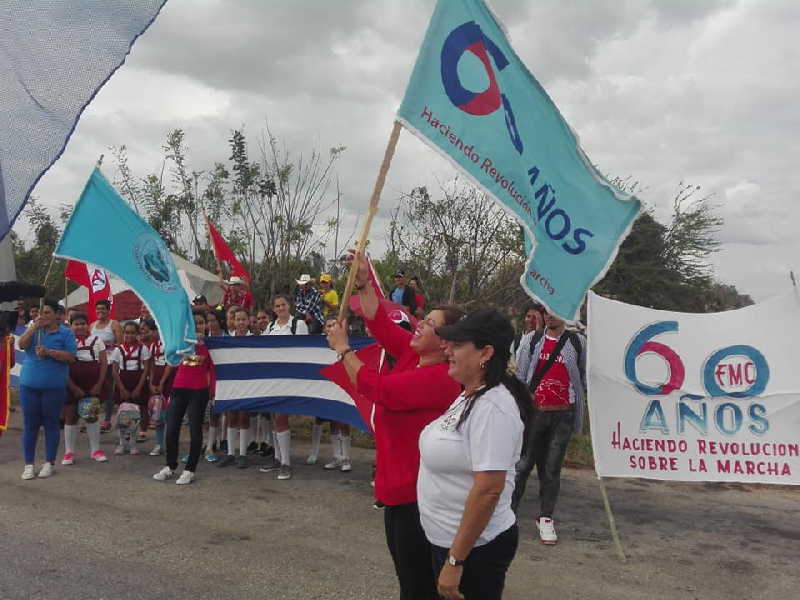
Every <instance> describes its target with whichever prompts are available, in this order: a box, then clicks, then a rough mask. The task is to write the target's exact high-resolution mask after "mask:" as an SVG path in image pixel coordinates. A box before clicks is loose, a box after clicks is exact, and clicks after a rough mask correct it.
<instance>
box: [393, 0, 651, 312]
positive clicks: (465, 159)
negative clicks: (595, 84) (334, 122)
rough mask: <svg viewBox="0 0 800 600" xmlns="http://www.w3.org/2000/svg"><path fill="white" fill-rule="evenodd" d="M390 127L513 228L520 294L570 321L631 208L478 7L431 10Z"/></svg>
mask: <svg viewBox="0 0 800 600" xmlns="http://www.w3.org/2000/svg"><path fill="white" fill-rule="evenodd" d="M528 33H529V34H530V35H535V32H528ZM398 120H400V122H401V123H402V124H403V125H404V126H405V127H406V128H408V129H409V130H411V131H412V132H414V133H415V134H416V135H418V136H419V137H420V138H422V139H423V140H424V141H425V142H427V143H428V144H430V145H431V146H432V147H433V148H434V149H436V150H437V151H438V152H440V153H441V154H443V155H444V156H445V157H446V158H448V159H449V160H450V161H451V162H453V163H454V164H455V165H456V166H457V167H458V168H459V169H461V170H462V171H464V173H465V174H466V175H467V176H468V177H469V178H470V179H471V180H472V181H473V182H474V183H475V184H476V185H477V186H479V187H480V188H481V189H483V190H484V191H485V192H486V193H487V194H489V195H490V196H491V197H492V198H494V200H496V201H497V202H499V203H500V204H501V205H502V206H503V207H504V208H505V209H506V210H507V211H508V212H509V213H510V214H511V215H513V216H514V217H515V218H516V219H517V220H519V222H520V223H521V224H522V225H523V226H524V228H525V229H526V234H527V235H528V237H529V238H530V239H531V241H532V251H531V252H530V253H529V257H528V263H527V266H526V269H525V273H524V274H523V276H522V278H521V280H520V282H521V283H522V286H523V287H524V288H525V290H526V291H527V292H528V294H529V295H530V296H532V297H533V298H535V299H536V300H538V301H540V302H542V304H544V305H545V306H546V307H547V308H548V309H549V310H550V311H552V312H554V313H556V314H557V315H559V316H561V317H562V318H565V319H567V320H574V319H575V318H576V317H577V315H578V313H579V311H580V306H581V303H582V302H583V298H584V296H585V295H586V292H587V290H588V289H589V288H590V287H591V286H592V284H594V283H595V282H596V281H598V280H599V279H600V278H601V277H602V276H603V274H604V273H605V271H606V269H607V268H608V267H609V266H610V264H611V262H612V261H613V260H614V256H615V255H616V252H617V248H618V246H619V244H620V243H621V242H622V240H623V239H624V238H625V236H626V235H627V233H628V231H629V229H630V227H631V224H632V223H633V220H634V219H635V218H636V216H637V215H638V213H639V210H640V208H641V204H640V202H639V200H637V199H636V198H635V197H633V196H630V195H628V194H624V193H623V192H621V191H619V190H618V189H616V188H614V187H613V186H612V185H611V184H610V183H609V182H608V181H606V179H605V178H604V177H603V176H602V174H601V173H600V172H599V171H597V169H595V168H594V166H593V165H592V164H591V162H590V161H589V159H588V158H587V156H586V154H585V153H584V152H583V150H581V148H580V145H579V144H578V139H577V136H576V135H575V133H574V132H573V131H572V130H571V129H570V127H569V125H568V124H567V123H566V121H565V120H564V118H563V117H562V116H561V113H560V112H559V111H558V108H557V107H556V105H555V104H554V103H553V101H552V100H551V99H550V97H549V96H548V95H547V92H545V90H544V89H543V88H542V86H541V85H539V82H537V81H536V79H535V78H534V76H533V75H532V74H531V73H530V71H528V69H527V68H526V67H525V65H524V64H523V63H522V61H521V60H520V59H519V57H518V56H517V55H516V53H515V52H514V50H513V48H512V47H511V45H510V44H509V42H508V39H507V38H506V35H505V33H504V30H503V28H502V26H501V25H500V23H499V22H498V20H497V19H496V18H495V17H494V15H493V14H492V13H491V11H490V10H489V9H488V8H487V6H486V5H485V4H484V3H483V2H482V1H481V0H439V2H438V3H437V5H436V9H435V11H434V13H433V17H432V18H431V23H430V26H429V27H428V32H427V33H426V35H425V40H424V41H423V43H422V48H421V49H420V52H419V56H418V57H417V62H416V65H415V66H414V71H413V73H412V75H411V80H410V82H409V84H408V88H407V90H406V94H405V98H404V99H403V103H402V105H401V106H400V109H399V111H398Z"/></svg>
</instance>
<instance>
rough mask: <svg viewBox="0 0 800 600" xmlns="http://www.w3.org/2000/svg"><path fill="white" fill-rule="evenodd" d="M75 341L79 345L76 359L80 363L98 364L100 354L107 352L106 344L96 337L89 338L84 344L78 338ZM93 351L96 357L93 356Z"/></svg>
mask: <svg viewBox="0 0 800 600" xmlns="http://www.w3.org/2000/svg"><path fill="white" fill-rule="evenodd" d="M75 341H76V342H77V343H78V350H77V351H76V352H75V359H76V360H77V361H78V362H98V361H99V360H100V353H101V352H105V350H106V345H105V343H104V342H103V340H101V339H100V338H99V337H97V336H96V335H90V336H88V337H87V338H86V339H85V340H83V342H81V341H80V340H79V339H77V336H76V337H75ZM89 348H91V350H90V349H89ZM92 351H94V356H92Z"/></svg>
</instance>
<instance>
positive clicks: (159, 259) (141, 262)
mask: <svg viewBox="0 0 800 600" xmlns="http://www.w3.org/2000/svg"><path fill="white" fill-rule="evenodd" d="M133 256H134V258H135V259H136V264H137V265H138V266H139V269H140V270H141V271H142V275H144V277H145V279H147V281H149V282H150V283H152V284H153V285H155V286H156V287H158V288H159V289H160V290H162V291H165V292H174V291H175V290H177V289H178V288H180V282H179V281H178V274H177V273H176V272H175V265H174V264H173V263H172V258H171V257H170V255H169V250H168V249H167V246H166V244H164V240H162V239H161V238H160V237H158V236H157V235H155V234H153V233H149V232H148V233H143V234H141V235H140V236H139V237H138V238H136V241H135V242H134V244H133Z"/></svg>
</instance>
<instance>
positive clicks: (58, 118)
mask: <svg viewBox="0 0 800 600" xmlns="http://www.w3.org/2000/svg"><path fill="white" fill-rule="evenodd" d="M165 2H166V0H70V1H69V2H65V1H64V0H36V1H35V2H32V1H31V0H3V1H2V2H0V98H2V101H1V102H0V239H2V238H4V237H5V236H6V234H7V233H8V232H9V230H10V229H11V226H12V225H13V224H14V221H15V220H16V218H17V217H18V216H19V213H20V212H21V211H22V209H23V207H24V206H25V203H26V202H27V200H28V198H29V197H30V195H31V192H32V191H33V188H34V187H35V186H36V183H37V182H38V181H39V179H40V178H41V177H42V175H44V174H45V173H46V172H47V170H48V169H49V168H50V167H52V166H53V164H54V163H55V162H56V161H57V160H58V158H59V156H61V153H62V152H64V148H66V146H67V142H68V141H69V138H70V136H71V135H72V132H73V131H74V130H75V127H76V126H77V124H78V119H79V118H80V116H81V113H83V111H84V109H85V108H86V107H87V105H88V104H89V103H90V102H91V101H92V100H93V99H94V97H95V95H96V94H97V92H99V91H100V88H101V87H103V85H105V83H106V81H108V80H109V78H110V77H111V75H113V74H114V72H115V71H116V70H117V69H118V68H119V67H120V66H122V63H123V62H124V61H125V57H126V56H127V55H128V53H129V52H130V50H131V47H132V46H133V43H134V42H135V41H136V39H137V38H138V37H139V36H140V35H142V34H143V33H144V32H145V30H146V29H147V28H148V27H149V26H150V24H151V23H152V22H153V20H154V19H155V18H156V16H157V15H158V12H159V11H160V10H161V8H162V7H163V6H164V3H165Z"/></svg>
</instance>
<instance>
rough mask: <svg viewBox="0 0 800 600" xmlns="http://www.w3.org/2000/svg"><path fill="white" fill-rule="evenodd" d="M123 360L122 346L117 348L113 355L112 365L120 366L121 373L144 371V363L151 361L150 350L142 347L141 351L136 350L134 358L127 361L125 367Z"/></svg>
mask: <svg viewBox="0 0 800 600" xmlns="http://www.w3.org/2000/svg"><path fill="white" fill-rule="evenodd" d="M140 353H141V354H140ZM137 357H138V359H137ZM122 358H123V355H122V346H117V347H116V348H114V351H113V352H112V353H111V358H110V359H109V362H110V363H111V364H112V365H113V364H116V365H118V366H119V368H120V370H121V371H141V370H142V369H144V363H146V362H147V361H148V360H150V349H149V348H148V347H147V346H144V345H140V346H139V350H134V352H133V358H129V359H128V360H126V361H125V364H124V365H123V364H122Z"/></svg>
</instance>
